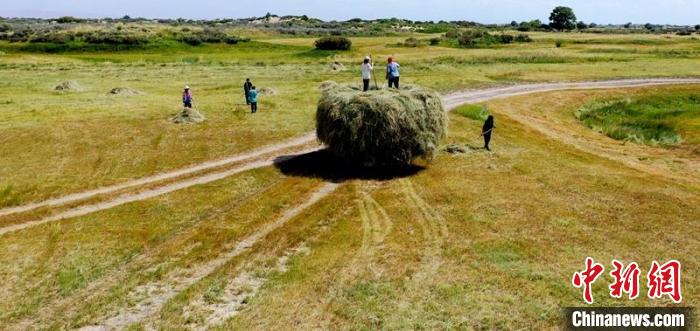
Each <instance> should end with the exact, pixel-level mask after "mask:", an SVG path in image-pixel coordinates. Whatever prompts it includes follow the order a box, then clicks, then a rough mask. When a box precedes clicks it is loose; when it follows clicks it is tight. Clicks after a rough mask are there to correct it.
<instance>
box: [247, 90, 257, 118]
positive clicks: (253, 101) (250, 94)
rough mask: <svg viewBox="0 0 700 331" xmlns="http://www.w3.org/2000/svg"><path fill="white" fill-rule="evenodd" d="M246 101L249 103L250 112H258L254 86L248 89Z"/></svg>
mask: <svg viewBox="0 0 700 331" xmlns="http://www.w3.org/2000/svg"><path fill="white" fill-rule="evenodd" d="M248 101H249V102H250V111H251V112H252V113H253V114H255V113H257V112H258V91H256V90H255V86H251V87H250V91H248Z"/></svg>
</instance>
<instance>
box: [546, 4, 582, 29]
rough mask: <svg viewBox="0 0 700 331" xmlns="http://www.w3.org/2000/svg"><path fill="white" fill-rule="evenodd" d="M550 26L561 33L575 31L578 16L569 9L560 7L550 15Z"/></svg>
mask: <svg viewBox="0 0 700 331" xmlns="http://www.w3.org/2000/svg"><path fill="white" fill-rule="evenodd" d="M549 26H551V27H552V28H554V29H557V30H559V31H564V30H573V29H574V28H575V27H576V15H575V14H574V10H573V9H571V8H569V7H563V6H559V7H556V8H554V10H552V13H551V14H550V15H549Z"/></svg>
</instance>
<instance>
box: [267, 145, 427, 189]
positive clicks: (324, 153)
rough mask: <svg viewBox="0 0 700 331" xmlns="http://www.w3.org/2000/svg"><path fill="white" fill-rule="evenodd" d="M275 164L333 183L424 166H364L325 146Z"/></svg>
mask: <svg viewBox="0 0 700 331" xmlns="http://www.w3.org/2000/svg"><path fill="white" fill-rule="evenodd" d="M275 167H276V168H277V169H279V170H280V171H281V172H282V173H283V174H285V175H288V176H300V177H309V178H321V179H325V180H328V181H333V182H343V181H346V180H351V179H366V180H391V179H396V178H402V177H408V176H412V175H415V174H417V173H419V172H420V171H422V170H423V169H425V168H424V167H421V166H417V165H410V166H395V167H364V166H362V165H359V164H353V163H349V162H347V161H343V160H341V159H338V158H337V157H335V156H334V155H333V154H332V153H331V152H330V151H328V150H326V149H322V150H318V151H314V152H310V153H306V154H297V155H285V156H280V157H277V158H276V159H275Z"/></svg>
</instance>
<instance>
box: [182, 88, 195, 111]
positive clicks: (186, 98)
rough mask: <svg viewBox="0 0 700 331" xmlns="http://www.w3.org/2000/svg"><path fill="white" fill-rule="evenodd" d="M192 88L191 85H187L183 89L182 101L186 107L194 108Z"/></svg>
mask: <svg viewBox="0 0 700 331" xmlns="http://www.w3.org/2000/svg"><path fill="white" fill-rule="evenodd" d="M192 99H193V97H192V90H191V89H190V87H189V86H185V90H184V91H182V103H183V105H184V107H185V108H192Z"/></svg>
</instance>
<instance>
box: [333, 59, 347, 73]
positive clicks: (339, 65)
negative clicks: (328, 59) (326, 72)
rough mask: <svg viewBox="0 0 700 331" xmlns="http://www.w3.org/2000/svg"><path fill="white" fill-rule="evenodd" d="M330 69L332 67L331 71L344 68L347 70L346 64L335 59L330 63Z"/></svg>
mask: <svg viewBox="0 0 700 331" xmlns="http://www.w3.org/2000/svg"><path fill="white" fill-rule="evenodd" d="M330 69H331V71H344V70H345V66H344V65H343V64H342V63H340V62H338V61H333V62H332V63H331V64H330Z"/></svg>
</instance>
